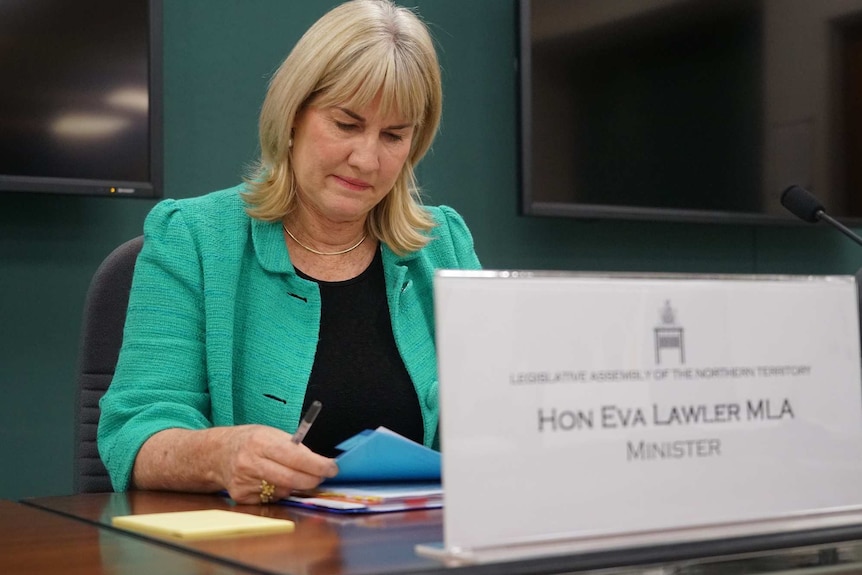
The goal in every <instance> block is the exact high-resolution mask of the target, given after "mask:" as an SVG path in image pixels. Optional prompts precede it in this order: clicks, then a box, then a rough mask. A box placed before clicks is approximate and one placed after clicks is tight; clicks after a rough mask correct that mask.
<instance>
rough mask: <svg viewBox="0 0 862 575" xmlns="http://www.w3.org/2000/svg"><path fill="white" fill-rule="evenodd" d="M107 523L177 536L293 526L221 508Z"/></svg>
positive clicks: (278, 529)
mask: <svg viewBox="0 0 862 575" xmlns="http://www.w3.org/2000/svg"><path fill="white" fill-rule="evenodd" d="M111 524H112V525H113V526H114V527H119V528H120V529H128V530H130V531H139V532H141V533H150V534H154V535H167V536H170V537H178V538H181V539H204V538H207V537H227V536H231V535H252V534H258V535H262V534H267V533H285V532H290V531H293V528H294V523H293V521H288V520H287V519H274V518H272V517H258V516H257V515H249V514H248V513H238V512H236V511H224V510H222V509H204V510H201V511H177V512H169V513H149V514H142V515H122V516H119V517H114V518H113V519H112V520H111Z"/></svg>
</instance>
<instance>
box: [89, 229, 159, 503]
mask: <svg viewBox="0 0 862 575" xmlns="http://www.w3.org/2000/svg"><path fill="white" fill-rule="evenodd" d="M143 244H144V238H143V236H138V237H136V238H133V239H131V240H129V241H127V242H125V243H123V244H122V245H120V246H119V247H117V248H116V249H114V251H112V252H111V253H110V254H109V255H108V257H106V258H105V260H104V261H103V262H102V264H101V265H100V266H99V269H97V270H96V273H95V275H94V276H93V279H92V281H91V282H90V287H89V289H88V290H87V299H86V302H85V303H84V319H83V326H82V328H81V341H80V352H79V357H78V391H77V398H76V402H75V403H76V407H77V410H76V415H75V436H76V437H75V477H74V484H75V492H76V493H95V492H104V491H113V489H112V487H111V481H110V479H109V478H108V472H107V470H106V469H105V466H104V465H103V464H102V459H101V458H100V457H99V450H98V448H97V447H96V430H97V428H98V425H99V400H100V399H101V398H102V395H104V393H105V391H106V390H107V389H108V385H109V384H110V383H111V378H113V376H114V368H115V367H116V365H117V357H118V356H119V354H120V346H121V345H122V343H123V327H124V325H125V323H126V308H127V307H128V305H129V290H130V289H131V287H132V274H133V272H134V269H135V261H137V258H138V253H140V251H141V246H143Z"/></svg>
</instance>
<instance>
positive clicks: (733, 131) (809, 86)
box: [519, 0, 862, 223]
mask: <svg viewBox="0 0 862 575" xmlns="http://www.w3.org/2000/svg"><path fill="white" fill-rule="evenodd" d="M519 23H520V35H519V43H520V45H519V63H520V66H519V72H520V123H519V125H520V154H521V162H520V168H521V170H520V173H521V186H520V188H521V198H520V199H521V212H522V213H523V214H526V215H540V216H571V217H579V218H630V219H651V220H678V221H701V222H732V223H762V222H775V223H784V222H790V221H794V218H793V216H791V215H789V214H788V213H787V212H786V211H785V210H784V209H783V208H782V207H781V205H780V203H779V196H780V193H781V191H782V190H783V189H784V188H785V187H787V186H788V185H791V184H798V185H801V186H803V187H806V188H809V189H810V190H811V191H812V192H814V193H815V194H817V195H818V196H819V197H820V199H821V200H822V201H823V203H824V205H825V206H826V209H827V211H828V212H829V213H830V214H832V215H834V216H835V217H838V218H839V219H841V220H844V221H845V222H849V223H862V0H855V1H847V2H820V1H805V0H802V1H792V2H791V1H784V0H637V1H631V0H520V2H519Z"/></svg>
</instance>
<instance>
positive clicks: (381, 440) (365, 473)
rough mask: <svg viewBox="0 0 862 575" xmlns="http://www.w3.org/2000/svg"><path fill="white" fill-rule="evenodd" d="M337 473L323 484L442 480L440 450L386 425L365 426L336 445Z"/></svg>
mask: <svg viewBox="0 0 862 575" xmlns="http://www.w3.org/2000/svg"><path fill="white" fill-rule="evenodd" d="M336 449H340V450H341V451H342V452H343V453H341V455H339V456H338V457H336V458H335V462H336V463H338V475H337V476H335V477H334V478H332V479H327V480H326V481H325V482H324V485H330V484H334V483H348V482H350V483H359V482H365V483H368V482H377V481H400V482H404V481H440V453H439V452H438V451H434V450H433V449H430V448H428V447H425V446H424V445H420V444H419V443H416V442H415V441H412V440H410V439H407V438H406V437H404V436H403V435H399V434H397V433H395V432H394V431H392V430H390V429H387V428H385V427H378V428H377V429H375V430H370V429H366V430H365V431H363V432H361V433H358V434H356V435H354V436H353V437H351V438H350V439H346V440H345V441H342V442H341V443H340V444H338V445H337V446H336Z"/></svg>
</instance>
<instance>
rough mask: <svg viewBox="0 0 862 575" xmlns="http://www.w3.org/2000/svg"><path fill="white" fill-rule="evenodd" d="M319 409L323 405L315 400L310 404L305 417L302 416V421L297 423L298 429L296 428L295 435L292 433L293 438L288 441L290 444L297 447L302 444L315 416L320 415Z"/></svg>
mask: <svg viewBox="0 0 862 575" xmlns="http://www.w3.org/2000/svg"><path fill="white" fill-rule="evenodd" d="M321 407H323V404H321V403H320V402H319V401H317V400H315V401H313V402H312V403H311V405H310V406H309V407H308V410H307V411H306V412H305V415H303V416H302V419H301V420H300V422H299V427H297V428H296V433H294V434H293V437H292V438H291V439H290V440H291V441H292V442H294V443H295V444H297V445H299V444H300V443H302V440H303V439H305V434H306V433H308V430H309V429H311V424H312V423H314V420H315V419H316V418H317V414H318V413H320V408H321Z"/></svg>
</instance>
